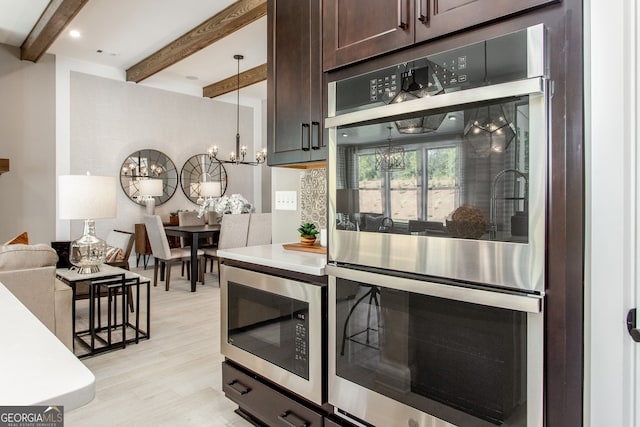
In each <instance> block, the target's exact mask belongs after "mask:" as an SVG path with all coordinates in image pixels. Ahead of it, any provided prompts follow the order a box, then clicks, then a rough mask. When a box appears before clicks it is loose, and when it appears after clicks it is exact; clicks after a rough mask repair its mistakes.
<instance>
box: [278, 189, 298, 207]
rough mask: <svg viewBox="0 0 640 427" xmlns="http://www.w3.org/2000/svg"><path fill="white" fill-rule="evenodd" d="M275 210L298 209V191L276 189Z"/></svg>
mask: <svg viewBox="0 0 640 427" xmlns="http://www.w3.org/2000/svg"><path fill="white" fill-rule="evenodd" d="M275 199H276V210H279V211H295V210H297V209H298V193H297V192H296V191H276V197H275Z"/></svg>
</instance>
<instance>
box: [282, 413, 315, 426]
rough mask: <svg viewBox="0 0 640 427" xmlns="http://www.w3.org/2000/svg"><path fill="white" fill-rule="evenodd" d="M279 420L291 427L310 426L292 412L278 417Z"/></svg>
mask: <svg viewBox="0 0 640 427" xmlns="http://www.w3.org/2000/svg"><path fill="white" fill-rule="evenodd" d="M278 419H279V420H280V421H282V422H283V423H285V424H286V425H288V426H291V427H307V426H308V425H309V423H308V422H307V421H305V420H303V419H302V418H300V417H298V416H297V415H296V414H294V413H293V412H291V411H284V412H283V413H282V414H280V415H278ZM289 420H291V421H289Z"/></svg>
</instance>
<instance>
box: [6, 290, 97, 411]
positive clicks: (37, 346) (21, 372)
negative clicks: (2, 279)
mask: <svg viewBox="0 0 640 427" xmlns="http://www.w3.org/2000/svg"><path fill="white" fill-rule="evenodd" d="M52 303H53V302H52ZM0 343H2V347H1V349H0V377H2V381H0V405H6V406H28V405H49V406H64V410H65V412H67V411H70V410H72V409H75V408H79V407H80V406H83V405H85V404H87V403H89V402H90V401H91V400H93V398H94V396H95V381H96V377H95V376H94V375H93V373H92V372H91V371H90V370H89V369H87V367H86V366H84V365H83V364H82V362H80V361H79V360H78V358H77V357H76V356H75V355H74V354H73V353H72V352H71V351H70V350H69V349H68V348H67V347H66V346H65V345H64V344H62V342H61V341H60V340H59V339H58V338H56V336H55V335H53V334H52V333H51V331H49V329H47V327H46V326H44V324H42V322H40V320H38V318H37V317H35V316H34V315H33V314H32V313H31V312H30V311H29V310H28V309H27V308H26V307H25V306H24V305H23V304H22V303H21V302H20V301H19V300H18V299H17V298H16V297H15V296H14V295H13V294H12V293H11V292H10V291H9V290H8V289H7V288H5V287H4V285H3V284H2V283H0Z"/></svg>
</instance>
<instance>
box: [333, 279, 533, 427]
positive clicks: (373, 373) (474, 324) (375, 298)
mask: <svg viewBox="0 0 640 427" xmlns="http://www.w3.org/2000/svg"><path fill="white" fill-rule="evenodd" d="M390 280H392V279H390ZM336 320H337V323H336V337H337V338H336V355H335V357H336V374H337V375H338V376H339V377H342V378H345V379H347V380H349V381H351V382H354V383H357V384H359V385H361V386H363V387H365V388H367V389H369V390H373V391H375V392H377V393H380V394H383V395H385V396H388V397H390V398H392V399H394V400H397V401H399V402H402V403H404V404H406V405H409V406H412V407H414V408H417V409H419V410H421V411H423V412H426V413H429V414H432V415H434V416H436V417H438V418H441V419H443V420H445V421H448V422H450V423H453V424H456V425H468V423H469V422H470V420H472V423H473V425H487V426H488V425H492V424H496V425H504V426H524V425H526V342H527V334H526V314H525V313H521V312H515V311H511V310H506V309H499V308H493V307H487V306H481V305H477V304H471V303H465V302H459V301H451V300H446V299H442V298H435V297H430V296H425V295H421V294H415V293H411V292H406V291H399V290H395V289H390V288H385V287H378V286H371V285H366V284H362V283H358V282H353V281H349V280H345V279H338V284H337V286H336Z"/></svg>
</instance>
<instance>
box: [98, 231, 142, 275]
mask: <svg viewBox="0 0 640 427" xmlns="http://www.w3.org/2000/svg"><path fill="white" fill-rule="evenodd" d="M134 241H135V234H134V233H131V232H130V231H121V230H111V231H110V232H109V234H108V235H107V239H106V242H107V245H108V246H110V247H112V248H118V249H120V251H121V255H122V259H119V258H120V257H117V258H116V259H114V260H111V261H106V262H105V264H109V265H111V266H114V267H121V268H124V269H125V270H129V257H130V256H131V250H132V249H133V242H134Z"/></svg>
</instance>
